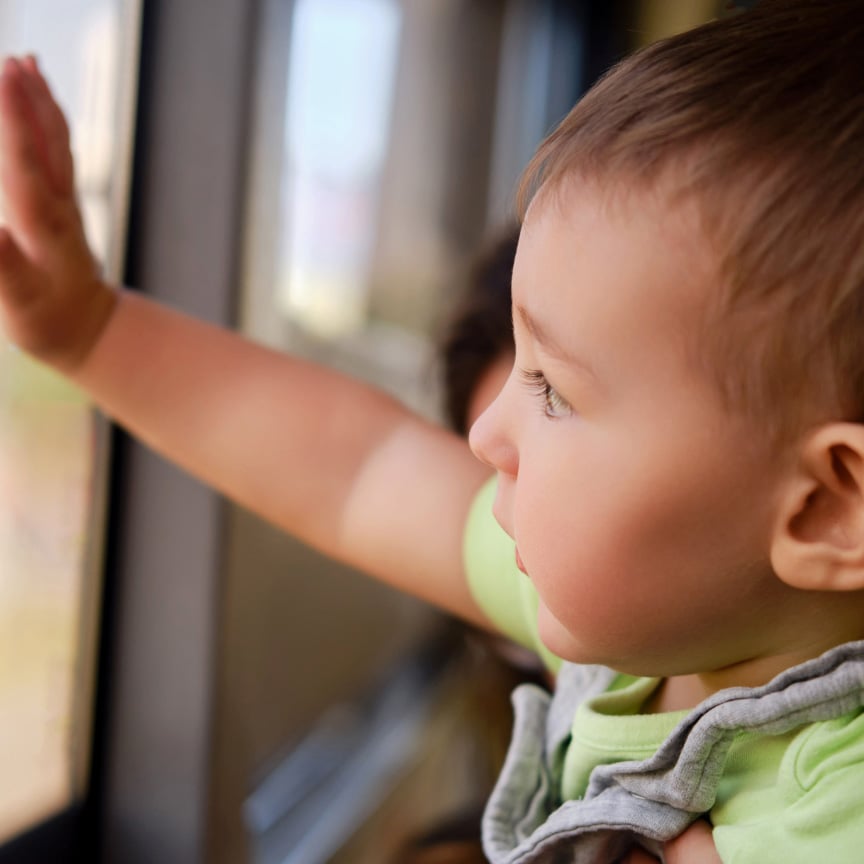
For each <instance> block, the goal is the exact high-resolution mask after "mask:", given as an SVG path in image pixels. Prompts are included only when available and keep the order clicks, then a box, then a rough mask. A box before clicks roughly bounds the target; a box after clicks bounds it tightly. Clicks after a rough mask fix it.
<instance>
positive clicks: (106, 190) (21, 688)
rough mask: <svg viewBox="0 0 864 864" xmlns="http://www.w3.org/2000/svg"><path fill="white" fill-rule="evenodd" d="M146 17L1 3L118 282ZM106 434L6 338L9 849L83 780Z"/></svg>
mask: <svg viewBox="0 0 864 864" xmlns="http://www.w3.org/2000/svg"><path fill="white" fill-rule="evenodd" d="M139 14H140V13H139V4H138V3H137V2H131V0H63V2H62V3H58V2H57V0H19V2H14V0H0V52H2V54H3V55H6V54H10V53H15V54H21V53H30V52H32V53H35V54H36V55H37V56H38V58H39V62H40V65H41V67H42V69H43V71H44V72H45V74H46V76H47V77H48V79H49V81H50V82H51V84H52V87H53V88H54V89H55V92H56V93H57V94H58V98H59V100H60V101H61V104H62V105H63V107H64V109H65V110H66V112H67V115H68V117H69V119H70V126H71V131H72V139H73V148H74V150H75V155H76V162H77V167H78V182H79V195H80V199H81V202H82V205H83V208H84V211H85V218H86V221H87V223H88V226H87V227H88V236H89V237H90V238H91V242H92V243H93V246H94V251H95V252H96V253H97V255H98V256H99V258H100V260H101V261H102V262H103V263H104V266H105V269H106V272H108V273H109V274H110V275H112V276H113V277H114V278H117V273H116V268H117V266H118V265H117V262H118V261H119V255H120V253H121V251H122V250H121V249H120V240H121V237H122V233H123V219H122V218H120V216H121V213H120V211H119V209H118V207H119V208H121V209H122V210H123V211H125V202H124V204H123V205H119V204H118V202H119V201H120V200H121V195H120V193H121V192H122V191H123V190H121V189H120V185H122V184H124V183H125V178H126V176H127V173H126V172H127V171H128V159H129V154H128V148H126V147H125V146H124V142H128V135H127V134H126V133H127V132H128V118H129V117H130V116H131V104H130V97H129V94H130V93H131V92H132V88H131V86H129V80H124V74H123V71H122V69H121V62H120V60H121V57H124V58H125V59H124V64H125V68H126V69H127V73H126V74H127V79H128V75H131V74H134V71H133V70H134V67H133V66H132V65H131V63H132V61H131V60H130V59H129V58H130V57H131V56H133V55H134V54H135V51H136V50H137V48H135V47H133V46H134V45H135V44H136V41H137V40H136V39H135V33H136V30H137V23H138V18H139ZM124 100H125V104H124ZM121 113H122V114H123V117H122V118H121ZM123 197H125V194H124V196H123ZM104 433H105V427H104V425H103V424H102V423H101V421H99V419H98V418H97V417H96V415H95V413H94V411H93V410H92V408H91V407H90V405H89V404H88V403H87V402H86V401H85V400H84V398H83V397H82V396H81V395H80V394H79V393H78V392H77V391H76V390H75V389H74V388H72V387H71V386H70V385H68V384H67V383H65V382H64V381H62V380H61V379H60V378H59V377H57V376H56V375H54V374H53V373H51V372H49V371H48V370H46V369H44V368H42V367H40V366H39V365H38V364H36V363H34V362H32V361H31V360H29V359H27V358H26V357H25V356H24V355H22V354H21V353H19V352H18V351H16V350H15V349H14V348H13V347H12V346H9V345H6V344H4V343H2V342H0V840H3V839H6V838H8V837H10V836H12V835H14V834H16V833H18V832H19V831H21V830H22V829H24V828H26V827H28V826H29V825H32V824H34V823H36V822H38V821H40V820H42V819H44V818H46V817H48V816H50V815H51V814H52V813H54V812H56V811H57V810H59V809H61V808H63V807H65V806H68V805H69V804H70V803H71V802H72V801H74V800H75V799H76V798H77V797H78V796H80V795H81V793H82V792H83V790H84V786H85V783H86V772H87V765H88V761H89V760H88V757H89V745H90V736H91V714H92V707H93V697H94V670H95V638H96V632H97V622H96V615H97V609H98V598H99V590H98V584H97V583H98V580H97V573H98V560H97V555H96V553H97V552H98V550H99V549H100V547H101V536H100V532H99V530H98V529H99V523H100V522H101V520H100V518H99V515H100V514H99V511H100V508H101V502H102V494H101V492H102V468H103V467H104V465H105V462H106V453H105V448H104V438H105V434H104Z"/></svg>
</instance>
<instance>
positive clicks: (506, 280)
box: [439, 225, 519, 435]
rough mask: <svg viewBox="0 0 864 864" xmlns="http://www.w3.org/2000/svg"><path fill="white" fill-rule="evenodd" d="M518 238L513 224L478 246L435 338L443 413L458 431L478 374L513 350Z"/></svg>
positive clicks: (465, 419) (463, 429) (463, 425)
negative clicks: (449, 315) (440, 334)
mask: <svg viewBox="0 0 864 864" xmlns="http://www.w3.org/2000/svg"><path fill="white" fill-rule="evenodd" d="M518 241H519V226H518V225H513V226H508V227H506V228H505V229H503V230H502V231H501V232H500V233H499V234H498V235H496V237H495V238H494V239H493V240H492V241H491V242H490V244H489V245H487V246H485V247H484V248H483V249H482V250H481V251H480V253H479V254H478V255H477V257H476V258H475V260H474V261H473V263H472V267H471V271H470V273H469V275H468V280H467V284H466V286H465V291H464V296H463V297H462V298H461V302H460V304H459V305H458V307H457V308H456V311H455V313H454V315H453V317H452V318H451V319H450V321H449V322H448V324H447V328H446V330H445V332H444V336H443V338H442V340H441V342H440V348H439V355H440V357H441V360H442V378H443V385H444V413H445V415H446V419H447V422H448V423H449V424H450V427H451V428H452V429H453V430H454V431H456V432H458V433H459V434H460V435H466V434H467V433H468V413H469V406H470V403H471V397H472V396H473V394H474V391H475V390H476V388H477V385H478V384H479V382H480V378H481V377H482V375H483V373H484V372H486V370H487V369H489V367H490V366H491V365H492V364H493V363H494V362H495V361H496V360H497V359H498V358H499V357H502V356H505V355H506V354H508V353H512V352H513V351H514V347H513V320H512V314H511V311H510V305H511V296H512V295H511V288H510V282H511V279H512V277H513V261H514V259H515V257H516V246H517V244H518Z"/></svg>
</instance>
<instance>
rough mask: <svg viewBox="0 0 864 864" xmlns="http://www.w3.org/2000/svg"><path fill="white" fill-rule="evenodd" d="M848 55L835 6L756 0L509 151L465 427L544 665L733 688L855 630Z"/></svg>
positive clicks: (612, 80)
mask: <svg viewBox="0 0 864 864" xmlns="http://www.w3.org/2000/svg"><path fill="white" fill-rule="evenodd" d="M862 57H864V7H859V3H858V2H852V0H841V2H835V3H827V4H826V3H821V2H803V0H783V2H778V0H762V2H761V3H760V4H758V5H757V7H756V8H755V9H754V10H753V11H751V12H748V13H744V14H742V15H739V16H736V17H733V18H730V19H726V20H724V21H722V22H715V23H713V24H710V25H707V26H705V27H703V28H699V29H698V30H695V31H691V32H690V33H687V34H683V35H681V36H678V37H674V38H673V39H670V40H667V41H665V42H662V43H658V44H657V45H654V46H652V47H649V48H648V49H646V50H645V51H643V52H641V53H639V54H637V55H634V56H633V57H631V58H629V59H628V60H626V61H625V62H624V63H622V64H621V65H620V66H619V67H618V68H616V69H615V70H614V71H613V72H611V73H610V74H609V75H608V76H607V77H606V78H605V79H603V80H602V81H601V82H600V83H599V84H598V85H597V86H596V87H595V88H594V89H593V90H592V91H591V92H590V93H589V94H588V95H587V96H586V97H585V98H584V99H583V100H582V101H581V102H580V103H579V105H577V107H576V108H575V109H574V110H573V112H571V114H570V115H569V116H568V118H566V119H565V121H564V122H563V123H562V124H561V126H560V127H559V129H558V130H556V132H554V133H553V134H552V136H550V138H549V139H548V140H547V141H546V142H545V143H544V144H543V145H542V146H541V148H540V150H539V151H538V154H537V156H536V158H535V160H534V161H533V162H532V164H531V166H529V169H528V172H527V174H526V181H525V184H524V186H523V189H524V190H527V194H526V195H524V196H523V197H524V198H525V199H530V201H529V203H528V206H527V207H526V214H525V221H524V226H523V232H522V237H521V240H520V246H519V251H518V253H517V258H516V265H515V269H514V280H513V302H514V314H513V319H514V334H515V341H516V354H517V356H516V367H517V372H516V373H515V374H514V375H513V376H511V378H510V380H509V381H508V384H507V386H505V388H504V390H503V391H502V394H501V396H500V397H499V398H498V400H496V402H495V403H494V404H493V406H492V407H491V408H490V410H489V411H488V412H487V413H486V414H485V415H484V416H483V417H481V419H480V420H479V421H478V423H477V424H476V426H475V428H474V430H473V432H472V444H473V446H474V448H475V450H476V451H477V452H478V454H479V455H480V456H481V458H483V459H485V460H486V461H487V462H489V463H490V464H492V465H493V466H494V467H495V468H496V469H497V471H498V474H499V491H498V498H497V501H496V516H497V517H498V519H499V521H500V522H501V524H502V525H503V527H504V528H505V530H507V531H508V533H510V534H511V536H513V537H514V538H515V540H516V544H517V548H518V554H519V558H520V561H521V562H522V564H523V566H524V569H525V570H526V572H527V573H528V575H529V576H530V577H531V578H532V580H533V581H534V582H535V584H536V586H537V588H538V593H539V594H540V598H541V603H540V611H539V622H540V631H541V636H542V637H543V638H544V640H545V641H546V642H547V644H548V645H549V647H550V648H552V649H553V650H555V651H557V652H558V653H559V654H560V655H561V656H563V657H565V658H568V659H573V660H578V661H583V662H585V661H588V662H603V663H606V664H608V665H612V666H614V667H616V668H619V669H622V670H624V671H635V672H643V673H652V674H682V673H685V672H697V671H698V672H703V673H704V672H706V671H711V670H718V669H728V668H737V669H738V670H739V672H740V670H741V669H743V668H744V665H746V666H747V669H748V670H749V672H748V673H746V674H744V673H742V674H741V676H740V678H739V679H737V680H733V682H732V683H745V682H744V681H743V680H742V679H747V678H748V677H749V679H750V680H755V679H759V678H762V677H765V676H766V675H768V676H770V674H771V673H773V672H775V671H779V669H778V668H777V666H778V662H779V661H776V658H778V657H780V656H781V655H782V656H784V657H785V658H786V659H785V661H784V662H786V663H787V665H788V661H790V660H794V659H804V658H805V657H807V656H812V654H813V653H818V652H819V651H820V650H822V649H824V648H827V647H830V646H831V645H833V644H836V643H837V642H839V641H845V640H847V639H852V638H861V637H862V636H864V625H862V624H861V623H860V622H861V621H862V620H864V617H862V616H864V467H862V466H864V426H862V425H860V424H859V423H858V421H859V420H861V419H862V418H864V350H861V345H862V343H864V340H862V339H861V334H862V332H864V160H862V159H861V153H864V93H862V88H861V82H862V81H864V68H862ZM532 402H533V405H532ZM772 658H773V659H772ZM742 664H743V665H742ZM754 664H755V665H754ZM780 668H782V665H781V666H780ZM721 677H722V676H721ZM718 683H722V682H721V681H720V679H718Z"/></svg>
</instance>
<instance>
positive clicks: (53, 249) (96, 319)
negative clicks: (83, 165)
mask: <svg viewBox="0 0 864 864" xmlns="http://www.w3.org/2000/svg"><path fill="white" fill-rule="evenodd" d="M0 191H2V200H3V215H4V218H5V220H6V222H7V225H8V227H0V321H2V324H3V329H4V330H5V332H6V335H7V336H8V338H9V339H10V340H11V341H12V342H14V343H15V344H16V345H17V346H18V347H20V348H22V349H23V350H25V351H27V352H28V353H30V354H33V355H34V356H36V357H38V358H39V359H40V360H42V361H44V362H47V363H50V364H51V365H53V366H55V367H57V368H58V369H60V370H61V371H63V372H67V373H71V372H74V370H75V369H76V368H77V367H78V366H79V365H80V364H81V363H82V362H83V360H84V359H85V358H86V357H87V355H88V353H89V351H90V349H91V348H92V347H93V345H94V344H95V343H96V340H97V339H98V336H99V334H100V333H101V331H102V328H103V327H104V326H105V324H106V322H107V320H108V318H109V316H110V314H111V311H112V309H113V308H114V304H115V298H116V295H115V292H114V291H113V289H112V288H110V287H109V286H108V285H107V284H105V283H104V282H103V281H102V280H101V278H100V275H99V269H98V267H97V264H96V262H95V260H94V258H93V256H92V254H91V252H90V249H89V247H88V245H87V240H86V238H85V236H84V228H83V223H82V220H81V214H80V212H79V209H78V204H77V201H76V198H75V182H74V176H73V165H72V155H71V152H70V149H69V130H68V127H67V125H66V120H65V118H64V117H63V112H62V111H61V110H60V108H59V107H58V105H57V103H56V102H55V101H54V98H53V96H52V95H51V91H50V90H49V88H48V85H47V84H46V82H45V79H44V78H43V77H42V75H41V73H40V72H39V69H38V66H37V64H36V60H35V59H34V58H32V57H28V58H25V59H24V60H15V59H7V60H6V61H5V63H4V64H3V67H2V70H0Z"/></svg>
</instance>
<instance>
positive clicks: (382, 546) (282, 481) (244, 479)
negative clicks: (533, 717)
mask: <svg viewBox="0 0 864 864" xmlns="http://www.w3.org/2000/svg"><path fill="white" fill-rule="evenodd" d="M0 187H2V191H3V195H4V210H5V215H6V219H7V221H8V228H5V229H0V318H2V322H3V326H4V329H5V330H6V333H7V334H8V336H9V338H10V339H11V340H12V341H13V342H15V343H16V344H17V345H18V346H19V347H20V348H22V349H23V350H25V351H27V352H29V353H30V354H32V355H34V356H35V357H37V358H38V359H40V360H42V361H44V362H46V363H49V364H51V365H52V366H54V367H55V368H56V369H58V370H59V371H60V372H62V373H63V374H64V375H66V376H67V377H69V378H70V379H71V380H73V381H74V382H75V383H76V384H78V385H79V386H80V387H82V388H83V389H84V390H85V391H87V392H88V393H89V394H90V395H91V397H92V398H93V400H94V401H95V402H96V403H97V404H98V405H99V406H100V407H101V408H102V409H103V410H104V411H105V412H106V413H107V414H108V415H109V416H111V417H112V418H114V419H115V420H117V421H118V422H119V423H121V424H122V425H123V426H125V427H126V428H127V429H129V430H130V431H131V432H132V433H133V434H134V435H136V436H137V437H138V438H140V439H141V440H142V441H144V442H145V443H146V444H148V445H149V446H151V447H152V448H153V449H155V450H157V451H158V452H160V453H162V454H163V455H165V456H166V457H168V458H169V459H171V460H172V461H174V462H176V463H177V464H178V465H180V466H181V467H183V468H184V469H186V470H187V471H189V472H190V473H192V474H194V475H195V476H197V477H199V478H200V479H201V480H203V481H204V482H206V483H208V484H210V485H212V486H213V487H215V488H217V489H218V490H220V491H221V492H223V493H225V494H226V495H228V496H230V497H231V498H233V499H234V500H236V501H237V502H239V503H240V504H242V505H245V506H246V507H249V508H250V509H252V510H254V511H256V512H257V513H259V514H260V515H262V516H263V517H265V518H267V519H269V520H270V521H272V522H274V523H275V524H277V525H278V526H280V527H282V528H283V529H285V530H287V531H289V532H290V533H292V534H294V535H295V536H297V537H299V538H300V539H301V540H304V541H305V542H307V543H310V544H311V545H313V546H315V547H317V548H319V549H321V550H322V551H324V552H325V553H327V554H329V555H331V556H333V557H336V558H339V559H341V560H343V561H345V562H347V563H350V564H352V565H354V566H356V567H358V568H360V569H362V570H365V571H367V572H369V573H370V574H372V575H374V576H376V577H378V578H381V579H383V580H384V581H388V582H390V583H392V584H394V585H396V586H397V587H399V588H401V589H403V590H406V591H409V592H411V593H414V594H416V595H418V596H420V597H423V598H425V599H428V600H430V601H432V602H434V603H436V604H438V605H440V606H442V607H444V608H446V609H449V610H450V611H453V612H455V613H456V614H458V615H461V616H463V617H465V618H468V619H470V620H473V621H475V622H477V623H480V624H485V623H486V622H485V620H484V618H483V616H482V613H480V611H479V610H478V609H477V607H476V605H475V604H474V602H473V600H472V599H471V597H470V594H469V592H468V590H467V587H466V583H465V579H464V575H463V570H462V564H461V532H462V525H463V523H464V518H465V514H466V511H467V508H468V506H469V503H470V501H471V499H472V497H473V494H474V492H475V491H476V489H477V488H478V487H479V485H480V484H481V483H482V481H483V479H484V478H485V476H486V473H487V472H486V470H485V469H484V468H483V467H482V466H481V465H480V464H479V463H478V462H476V460H475V459H474V458H473V457H472V456H471V455H470V453H469V452H468V449H467V447H466V446H465V444H464V443H463V442H462V441H461V439H459V438H457V437H456V436H453V435H451V434H449V433H447V432H445V431H443V430H441V429H439V428H437V427H435V426H433V425H430V424H428V423H426V422H424V421H422V420H421V419H419V418H417V417H415V416H414V415H412V414H411V413H410V412H408V411H407V410H406V409H405V408H404V407H402V406H401V405H399V404H398V403H396V402H395V401H394V400H392V399H390V398H389V397H387V396H386V395H384V394H382V393H380V392H378V391H376V390H374V389H372V388H369V387H367V386H365V385H363V384H360V383H359V382H356V381H354V380H352V379H350V378H346V377H344V376H341V375H338V374H336V373H333V372H331V371H329V370H327V369H324V368H322V367H319V366H316V365H314V364H311V363H307V362H304V361H302V360H298V359H295V358H291V357H289V356H287V355H284V354H280V353H278V352H274V351H270V350H268V349H265V348H262V347H260V346H257V345H255V344H253V343H251V342H249V341H247V340H244V339H242V338H240V337H239V336H237V335H236V334H234V333H231V332H229V331H226V330H222V329H219V328H217V327H213V326H210V325H208V324H205V323H202V322H199V321H196V320H194V319H191V318H189V317H186V316H184V315H181V314H179V313H177V312H174V311H172V310H169V309H167V308H165V307H162V306H159V305H157V304H155V303H152V302H149V301H147V300H146V299H144V298H143V297H140V296H137V295H134V294H130V293H127V292H123V291H120V290H118V289H116V288H114V287H113V286H110V285H108V284H106V283H105V282H104V281H103V280H102V279H101V278H100V276H99V272H98V269H97V267H96V265H95V263H94V261H93V258H92V256H91V254H90V251H89V249H88V246H87V243H86V240H85V237H84V231H83V228H82V223H81V217H80V213H79V210H78V207H77V203H76V200H75V193H74V181H73V168H72V158H71V156H70V152H69V138H68V131H67V128H66V123H65V120H64V118H63V115H62V113H61V111H60V109H59V108H58V107H57V105H56V103H55V101H54V99H53V98H52V96H51V93H50V91H49V89H48V86H47V85H46V83H45V81H44V79H43V78H42V76H41V75H40V73H39V70H38V69H37V67H36V63H35V61H34V60H32V59H26V60H23V61H15V60H7V61H6V63H5V64H4V66H3V69H2V72H0Z"/></svg>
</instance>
